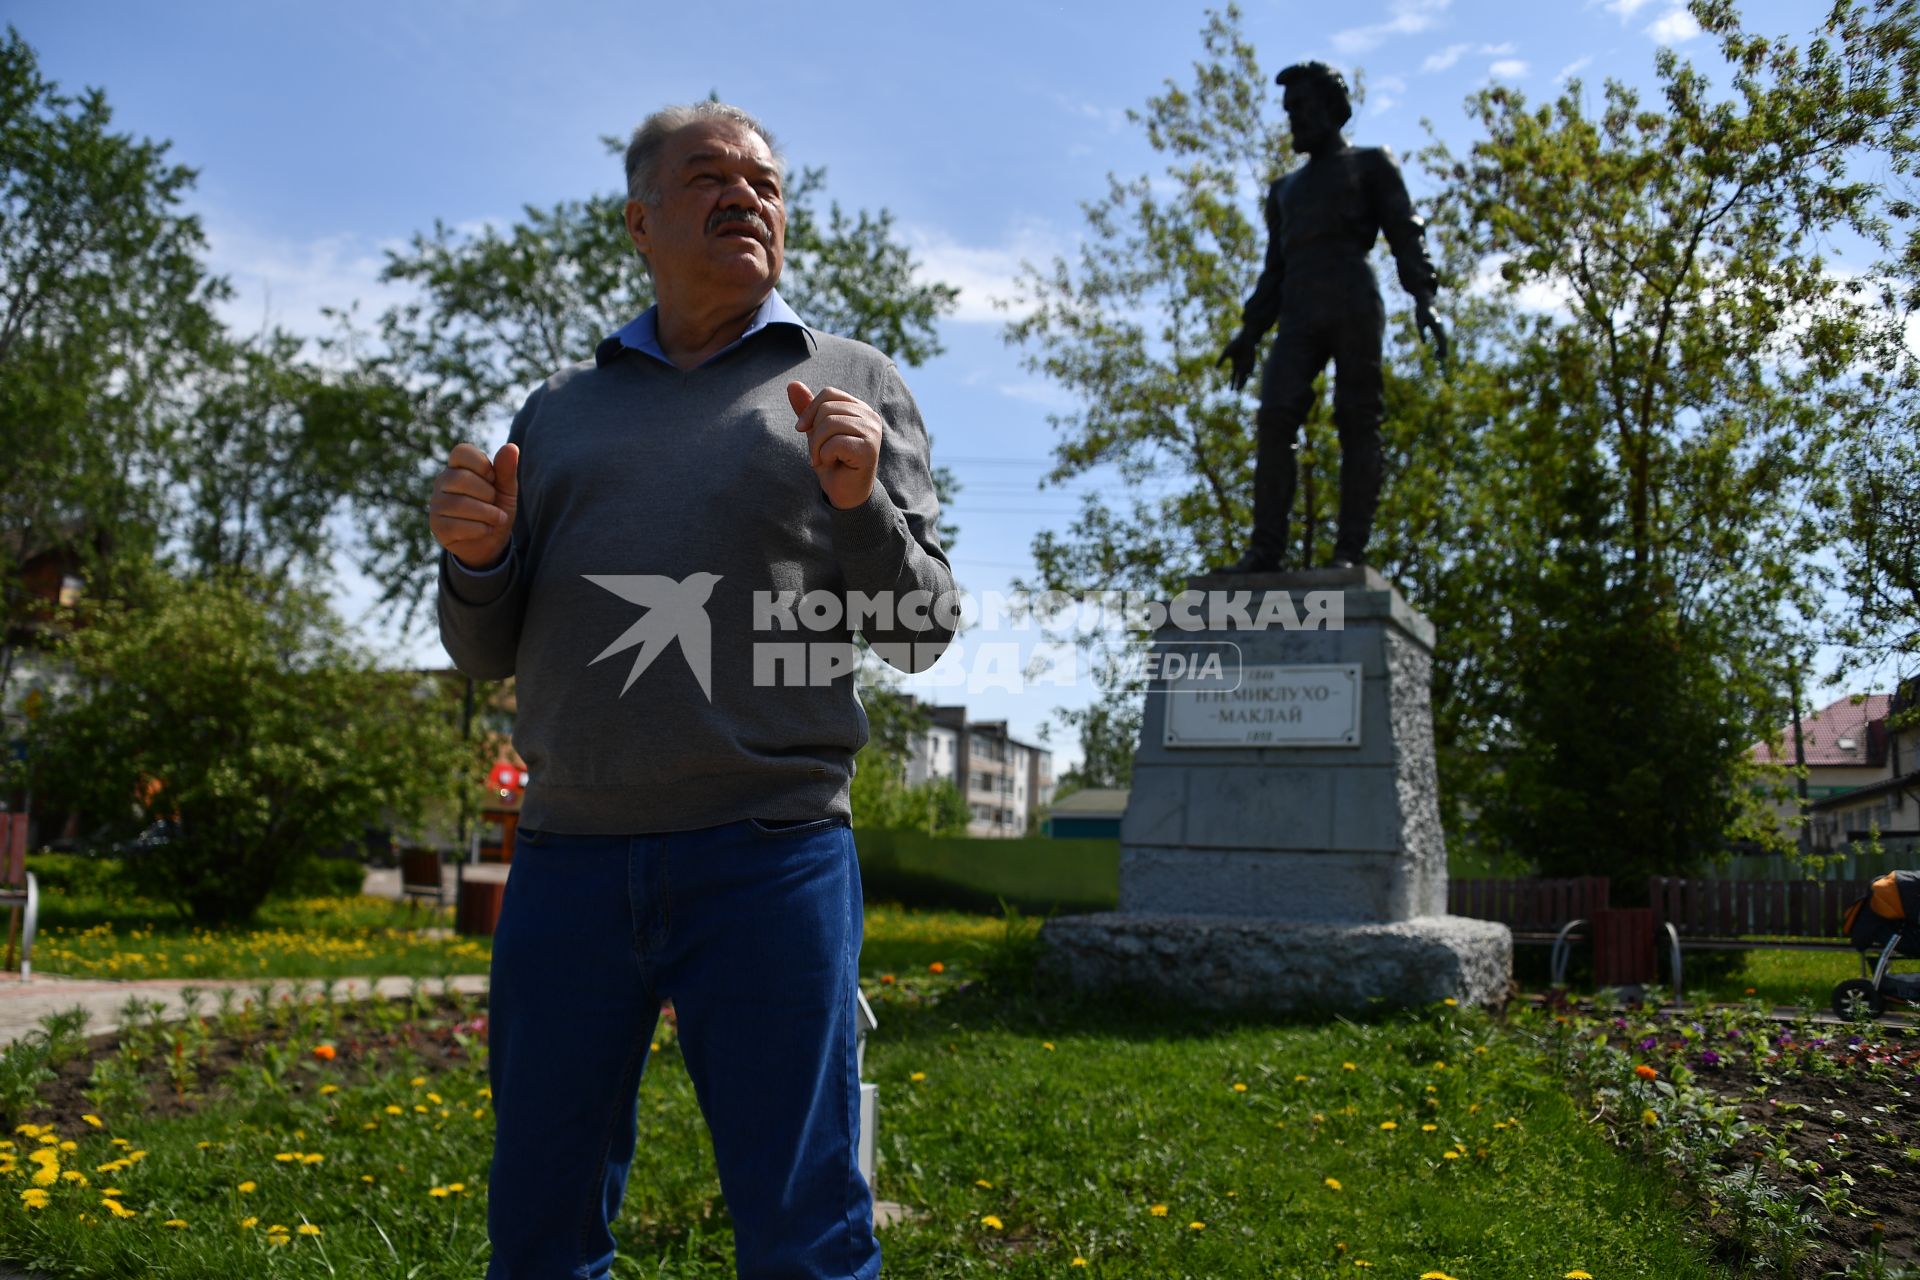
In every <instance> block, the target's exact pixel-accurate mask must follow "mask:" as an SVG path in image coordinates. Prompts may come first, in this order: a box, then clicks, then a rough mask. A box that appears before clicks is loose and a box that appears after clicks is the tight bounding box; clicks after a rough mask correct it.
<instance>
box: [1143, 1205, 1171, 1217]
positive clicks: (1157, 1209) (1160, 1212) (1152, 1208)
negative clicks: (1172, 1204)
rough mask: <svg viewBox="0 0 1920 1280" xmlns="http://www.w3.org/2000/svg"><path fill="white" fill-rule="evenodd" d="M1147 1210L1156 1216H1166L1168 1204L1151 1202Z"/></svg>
mask: <svg viewBox="0 0 1920 1280" xmlns="http://www.w3.org/2000/svg"><path fill="white" fill-rule="evenodd" d="M1147 1212H1148V1213H1150V1214H1152V1215H1153V1216H1154V1217H1156V1218H1164V1217H1166V1216H1167V1206H1165V1205H1163V1204H1150V1205H1148V1206H1147Z"/></svg>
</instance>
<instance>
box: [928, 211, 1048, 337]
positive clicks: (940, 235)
mask: <svg viewBox="0 0 1920 1280" xmlns="http://www.w3.org/2000/svg"><path fill="white" fill-rule="evenodd" d="M901 234H902V235H903V236H904V237H905V239H906V241H907V247H908V248H909V249H910V250H912V252H913V257H914V261H915V264H916V266H915V271H914V277H915V279H918V280H922V281H935V280H937V281H941V282H943V283H945V284H950V285H954V286H956V287H957V288H958V289H959V290H960V298H959V305H958V306H957V307H956V308H955V310H954V313H953V319H954V320H955V321H957V322H959V323H961V324H1005V323H1006V322H1007V321H1008V320H1009V319H1012V318H1014V317H1016V316H1018V315H1019V314H1021V312H1020V311H1019V310H1018V309H1014V310H1004V311H1003V310H1001V309H1000V308H998V307H996V306H994V305H993V304H994V302H995V301H997V300H1004V301H1006V302H1009V303H1011V302H1013V301H1014V300H1015V298H1016V296H1017V295H1018V292H1019V290H1018V289H1017V287H1016V285H1015V282H1016V281H1017V280H1018V279H1019V276H1020V264H1021V262H1022V261H1027V262H1031V263H1033V264H1034V265H1035V266H1037V267H1042V268H1044V267H1045V266H1046V265H1047V264H1048V263H1050V262H1051V261H1052V260H1053V259H1054V258H1055V257H1056V256H1058V255H1060V254H1062V253H1065V252H1066V251H1067V246H1066V245H1064V244H1062V243H1060V241H1059V239H1058V237H1056V236H1054V235H1053V234H1051V233H1050V232H1049V231H1048V230H1047V229H1046V228H1044V227H1043V226H1041V225H1039V224H1037V223H1029V224H1024V225H1020V226H1016V227H1015V228H1014V229H1013V231H1012V233H1011V234H1010V235H1009V236H1008V237H1007V239H1006V240H1005V241H1004V242H1003V243H1000V244H989V245H976V244H962V243H961V242H960V241H958V240H956V239H954V238H953V236H951V235H949V234H948V233H947V232H945V231H942V230H940V229H939V228H936V227H913V226H903V227H902V228H901Z"/></svg>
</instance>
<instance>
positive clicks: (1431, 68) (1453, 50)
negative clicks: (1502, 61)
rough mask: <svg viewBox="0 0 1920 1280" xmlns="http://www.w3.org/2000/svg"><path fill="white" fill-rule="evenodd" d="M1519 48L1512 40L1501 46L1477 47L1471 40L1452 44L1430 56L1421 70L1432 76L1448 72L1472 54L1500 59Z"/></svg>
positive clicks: (1504, 41)
mask: <svg viewBox="0 0 1920 1280" xmlns="http://www.w3.org/2000/svg"><path fill="white" fill-rule="evenodd" d="M1517 47H1518V46H1516V45H1515V44H1514V43H1513V41H1511V40H1502V41H1501V42H1500V43H1499V44H1480V45H1476V44H1474V43H1473V41H1471V40H1468V41H1466V42H1464V43H1462V44H1450V45H1448V46H1447V47H1446V48H1444V49H1442V50H1440V51H1439V52H1438V53H1430V54H1428V55H1427V58H1426V61H1424V62H1422V63H1421V64H1420V70H1421V71H1422V72H1424V73H1427V74H1432V73H1433V72H1436V71H1446V70H1449V69H1451V68H1452V66H1453V64H1454V63H1456V62H1458V61H1460V59H1462V58H1464V57H1466V56H1467V55H1468V54H1470V53H1479V54H1485V55H1486V56H1488V57H1490V58H1498V57H1500V56H1502V55H1503V54H1509V53H1512V52H1514V51H1515V49H1516V48H1517Z"/></svg>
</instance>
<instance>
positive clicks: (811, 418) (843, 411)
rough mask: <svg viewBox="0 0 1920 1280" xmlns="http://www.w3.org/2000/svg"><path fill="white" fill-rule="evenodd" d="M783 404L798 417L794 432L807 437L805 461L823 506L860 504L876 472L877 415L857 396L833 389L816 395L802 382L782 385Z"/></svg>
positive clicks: (842, 506)
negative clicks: (784, 391)
mask: <svg viewBox="0 0 1920 1280" xmlns="http://www.w3.org/2000/svg"><path fill="white" fill-rule="evenodd" d="M787 403H788V404H791V405H792V406H793V411H794V412H795V413H797V414H799V415H800V420H799V421H798V422H796V423H794V424H793V429H794V430H795V431H804V432H806V433H807V437H808V438H807V458H808V461H810V462H812V463H813V474H814V475H816V476H818V477H819V478H820V492H822V493H824V494H826V495H827V501H828V502H831V503H832V504H833V505H834V506H836V507H839V508H840V509H841V510H843V511H844V510H846V509H848V508H850V507H857V506H859V505H860V504H861V503H863V502H865V501H866V500H867V495H868V494H870V493H872V492H873V476H874V472H875V471H876V470H878V469H879V466H880V427H881V421H880V415H879V413H878V412H876V411H875V410H874V408H873V406H872V405H869V404H868V403H867V402H866V401H864V400H862V399H860V398H859V397H858V396H853V395H849V394H848V393H847V392H845V391H841V390H839V389H838V388H836V387H822V388H820V391H819V394H817V395H816V394H815V393H814V392H812V391H810V390H809V389H808V388H807V384H806V383H804V382H789V383H788V384H787Z"/></svg>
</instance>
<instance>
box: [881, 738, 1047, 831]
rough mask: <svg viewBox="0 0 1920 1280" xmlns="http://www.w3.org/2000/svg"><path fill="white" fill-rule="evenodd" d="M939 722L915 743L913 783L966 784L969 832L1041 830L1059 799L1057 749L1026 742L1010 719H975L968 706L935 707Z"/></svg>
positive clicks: (909, 773)
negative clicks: (1044, 815)
mask: <svg viewBox="0 0 1920 1280" xmlns="http://www.w3.org/2000/svg"><path fill="white" fill-rule="evenodd" d="M931 711H932V714H933V724H932V725H931V726H930V727H929V728H928V730H927V732H926V734H925V735H924V736H923V738H922V740H921V741H920V742H918V743H916V744H915V746H914V753H913V759H912V760H911V761H909V762H908V765H907V781H908V782H923V781H926V780H928V779H932V778H946V779H949V780H950V781H952V782H953V783H954V785H955V786H957V787H959V788H960V794H961V795H962V796H964V797H965V798H966V801H967V811H968V813H969V814H970V815H971V819H970V821H969V822H968V823H967V834H968V835H973V836H990V837H991V836H1024V835H1026V834H1028V833H1029V832H1030V831H1032V832H1037V830H1038V826H1037V818H1038V814H1039V813H1040V811H1042V810H1044V809H1045V808H1046V806H1047V805H1048V804H1050V803H1052V801H1053V753H1052V752H1051V751H1048V750H1047V749H1046V748H1044V747H1037V746H1034V745H1033V744H1032V743H1027V742H1021V741H1019V740H1018V739H1017V738H1015V737H1014V736H1013V735H1012V734H1011V733H1010V732H1009V731H1008V728H1007V722H1006V721H1005V720H969V719H968V718H967V709H966V708H965V707H933V708H931Z"/></svg>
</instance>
